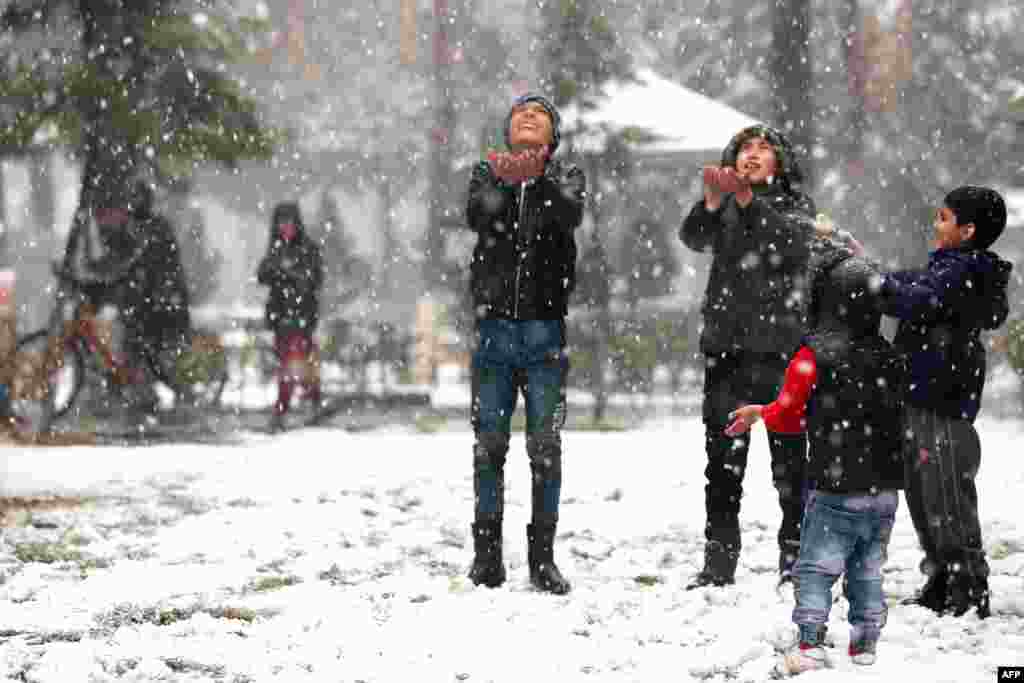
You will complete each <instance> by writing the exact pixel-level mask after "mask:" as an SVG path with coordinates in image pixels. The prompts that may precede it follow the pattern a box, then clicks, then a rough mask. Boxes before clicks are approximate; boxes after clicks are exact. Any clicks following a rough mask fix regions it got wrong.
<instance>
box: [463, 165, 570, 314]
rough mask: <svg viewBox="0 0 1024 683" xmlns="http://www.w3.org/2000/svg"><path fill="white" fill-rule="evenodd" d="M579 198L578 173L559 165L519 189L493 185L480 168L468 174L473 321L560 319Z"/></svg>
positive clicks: (499, 183)
mask: <svg viewBox="0 0 1024 683" xmlns="http://www.w3.org/2000/svg"><path fill="white" fill-rule="evenodd" d="M585 192H586V178H585V176H584V174H583V172H582V171H581V170H580V169H579V168H577V167H575V166H571V165H565V164H562V163H561V162H560V161H557V160H550V161H548V163H547V167H546V168H545V171H544V175H543V176H541V177H539V178H537V179H535V180H532V181H529V182H525V183H520V184H517V185H509V184H506V183H504V182H503V181H501V180H500V179H499V178H497V177H496V176H495V175H494V173H493V172H492V170H491V166H490V164H489V163H487V162H486V161H482V162H480V163H479V164H477V165H476V167H474V169H473V176H472V178H471V179H470V181H469V198H468V201H467V206H466V220H467V223H468V224H469V227H470V228H472V229H473V230H474V231H475V232H476V233H477V242H476V247H475V248H474V250H473V262H472V265H471V280H470V283H471V284H470V287H471V288H472V294H473V304H474V308H475V311H476V317H477V318H508V319H513V320H553V319H558V318H563V317H565V315H566V314H567V312H568V301H569V295H570V294H571V293H572V290H573V287H574V286H575V284H576V239H575V236H574V234H573V232H574V231H575V229H576V228H577V227H579V225H580V223H581V222H582V220H583V201H584V196H585Z"/></svg>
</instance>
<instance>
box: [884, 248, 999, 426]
mask: <svg viewBox="0 0 1024 683" xmlns="http://www.w3.org/2000/svg"><path fill="white" fill-rule="evenodd" d="M1012 269H1013V266H1012V264H1010V263H1009V262H1007V261H1004V260H1002V259H1000V258H999V257H998V256H997V255H996V254H995V253H993V252H991V251H982V250H979V249H973V248H969V247H961V248H956V249H937V250H935V251H933V252H932V253H931V254H930V255H929V259H928V266H927V267H926V268H925V269H924V270H918V271H902V272H896V273H890V274H888V275H886V276H885V277H884V280H883V282H882V288H881V291H882V295H883V303H884V311H885V313H886V314H888V315H891V316H894V317H896V318H898V319H899V320H900V325H899V328H898V330H897V332H896V338H895V339H894V340H893V341H894V343H895V345H896V347H897V348H898V349H899V350H900V351H901V352H902V353H903V354H905V356H906V359H907V366H908V373H909V376H908V378H907V386H906V392H907V402H908V403H910V404H912V405H915V406H918V407H920V408H924V409H926V410H930V411H933V412H935V413H938V414H939V415H942V416H944V417H949V418H955V419H965V420H970V421H972V422H973V421H974V419H975V418H976V417H977V416H978V411H979V409H980V407H981V395H982V390H983V389H984V387H985V369H986V358H985V346H984V343H983V342H982V340H981V330H983V329H985V330H994V329H996V328H998V327H999V326H1000V325H1002V324H1003V323H1004V322H1005V321H1006V318H1007V315H1008V314H1009V303H1008V301H1007V295H1006V289H1007V286H1008V284H1009V281H1010V272H1011V270H1012Z"/></svg>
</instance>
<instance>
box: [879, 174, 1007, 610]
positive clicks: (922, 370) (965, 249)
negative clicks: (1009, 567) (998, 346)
mask: <svg viewBox="0 0 1024 683" xmlns="http://www.w3.org/2000/svg"><path fill="white" fill-rule="evenodd" d="M1006 215H1007V212H1006V204H1005V202H1004V201H1003V198H1002V197H1001V196H1000V195H999V193H998V192H996V191H995V190H992V189H990V188H986V187H976V186H964V187H959V188H957V189H955V190H953V191H952V192H950V193H949V194H948V195H946V197H945V200H944V201H943V203H942V205H941V206H940V207H939V208H938V209H937V211H936V213H935V220H934V224H933V228H934V237H933V242H932V246H933V247H934V251H932V252H931V254H930V256H929V259H928V265H927V267H925V268H924V269H921V270H910V271H900V272H895V273H889V274H887V275H886V276H885V279H884V281H883V283H882V295H883V302H884V304H885V312H886V313H887V314H888V315H891V316H893V317H895V318H898V319H899V321H900V324H899V328H898V329H897V331H896V338H895V339H894V340H893V341H894V343H895V344H896V346H897V348H899V349H900V350H901V351H902V352H903V353H904V354H906V356H907V360H908V372H909V377H908V380H907V385H906V388H905V393H906V409H905V410H906V416H905V422H906V428H907V433H908V439H907V444H906V456H905V459H906V466H907V471H906V473H907V492H906V497H907V507H908V509H909V510H910V518H911V519H912V520H913V522H914V529H915V530H916V531H917V537H918V540H919V541H920V543H921V549H922V550H923V551H924V554H925V557H924V560H923V561H922V563H921V570H922V572H923V573H924V574H926V575H927V577H928V579H927V581H926V583H925V585H924V587H923V588H922V589H921V591H920V592H919V594H918V595H917V596H915V597H914V598H913V599H912V600H911V602H914V603H916V604H919V605H921V606H923V607H927V608H928V609H931V610H933V611H935V612H938V613H946V612H950V613H952V614H953V615H955V616H961V615H963V614H964V613H966V612H967V611H968V610H970V609H972V608H976V611H977V614H978V616H979V617H982V618H984V617H986V616H988V614H989V611H990V607H989V605H990V597H989V585H988V575H989V566H988V562H987V560H986V559H985V550H984V547H983V545H982V538H981V523H980V520H979V519H978V491H977V489H976V487H975V485H974V480H975V477H976V476H977V474H978V468H979V467H980V465H981V442H980V440H979V439H978V433H977V431H976V430H975V428H974V420H975V418H976V417H977V415H978V411H979V409H980V407H981V396H982V390H983V389H984V386H985V364H986V359H985V345H984V342H983V341H982V339H981V336H980V333H981V330H983V329H986V330H994V329H996V328H998V327H999V326H1000V325H1002V324H1003V323H1004V322H1005V321H1006V318H1007V316H1008V315H1009V303H1008V301H1007V293H1006V290H1007V286H1008V285H1009V280H1010V272H1011V270H1012V268H1013V266H1012V265H1011V264H1010V263H1009V262H1008V261H1004V260H1003V259H1001V258H999V257H998V256H997V255H996V254H995V253H994V252H992V251H991V250H990V247H991V246H992V244H994V243H995V241H996V240H997V239H998V238H999V236H1000V235H1001V234H1002V232H1003V229H1004V228H1005V227H1006Z"/></svg>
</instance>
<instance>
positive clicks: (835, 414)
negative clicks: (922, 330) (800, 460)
mask: <svg viewBox="0 0 1024 683" xmlns="http://www.w3.org/2000/svg"><path fill="white" fill-rule="evenodd" d="M810 277H811V278H812V279H813V285H812V286H811V302H810V307H811V315H810V317H811V325H812V332H811V333H810V334H809V335H808V336H807V337H806V338H805V340H804V345H805V346H807V347H808V348H810V349H811V350H812V351H813V352H814V361H815V364H816V368H817V378H816V380H815V384H814V389H813V391H812V392H811V395H810V397H809V399H808V401H807V417H806V420H807V436H808V441H809V448H808V456H807V457H808V461H809V462H808V468H807V477H808V483H809V484H810V486H811V487H812V488H815V489H818V490H823V491H829V492H832V493H876V492H878V491H880V490H885V489H888V490H892V489H902V488H903V457H902V444H903V441H902V422H901V419H902V394H901V392H900V391H899V388H900V386H901V385H902V380H903V374H904V367H903V362H902V359H901V357H900V355H899V354H898V353H897V352H896V351H895V350H894V349H893V348H892V345H891V344H890V343H889V342H888V341H886V339H885V338H884V337H882V336H881V334H880V333H879V327H880V323H881V317H882V315H881V304H880V301H879V295H878V287H879V282H880V276H879V273H878V270H877V268H876V267H875V266H874V264H872V263H870V262H868V261H866V260H864V259H862V258H856V257H852V256H851V254H850V253H849V252H848V251H847V250H845V249H837V250H832V251H831V254H828V255H827V256H826V257H825V258H824V259H823V260H822V261H821V262H819V263H816V264H813V267H812V270H811V275H810Z"/></svg>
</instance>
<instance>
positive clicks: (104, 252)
mask: <svg viewBox="0 0 1024 683" xmlns="http://www.w3.org/2000/svg"><path fill="white" fill-rule="evenodd" d="M93 228H95V231H94V230H93ZM73 230H74V231H75V233H74V234H73V235H72V236H71V238H69V243H68V250H67V256H66V257H65V261H64V263H63V265H62V266H61V267H62V269H63V270H65V271H66V272H67V273H68V274H70V275H71V276H72V277H74V278H75V279H77V280H78V281H79V282H80V283H81V285H80V286H81V287H82V289H83V292H85V293H86V296H87V299H88V301H89V304H90V306H91V307H92V308H93V309H99V308H100V307H101V306H102V305H104V304H113V305H115V306H116V307H117V309H118V313H119V315H120V319H121V322H122V324H123V326H124V333H125V338H124V352H125V355H126V361H127V364H128V367H132V368H134V369H135V375H136V376H135V379H134V382H133V388H134V392H133V396H132V397H131V399H130V400H129V401H126V404H128V405H131V406H132V407H134V408H135V409H136V410H137V411H139V412H141V413H153V412H155V411H156V409H157V407H158V405H159V400H158V396H157V394H156V392H155V390H154V382H155V381H156V380H161V381H166V380H168V378H169V377H171V376H172V375H173V373H174V372H175V371H176V366H177V362H178V359H179V358H180V356H181V354H183V353H187V352H188V350H189V345H190V343H191V339H190V329H191V316H190V313H189V293H188V283H187V282H186V279H185V270H184V267H183V266H182V263H181V254H180V252H179V250H178V240H177V238H176V237H175V234H174V229H173V227H172V226H171V224H170V223H169V222H168V221H167V219H166V218H164V217H163V216H161V215H159V214H158V213H156V211H155V191H154V189H153V186H152V185H151V184H150V183H149V182H147V181H146V180H144V179H135V180H133V181H130V182H129V183H128V185H127V188H126V190H124V191H118V192H116V193H112V194H110V196H107V197H106V198H105V199H103V200H101V201H97V202H96V207H95V209H94V210H93V212H92V216H91V220H79V221H76V225H75V227H74V228H73ZM93 232H95V235H96V236H95V238H94V237H93ZM97 241H98V244H96V242H97ZM96 252H99V253H100V256H99V257H98V258H93V254H95V253H96ZM153 365H155V366H156V367H159V368H161V370H162V372H163V373H164V374H165V376H164V377H155V376H153V374H152V369H151V366H153Z"/></svg>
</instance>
